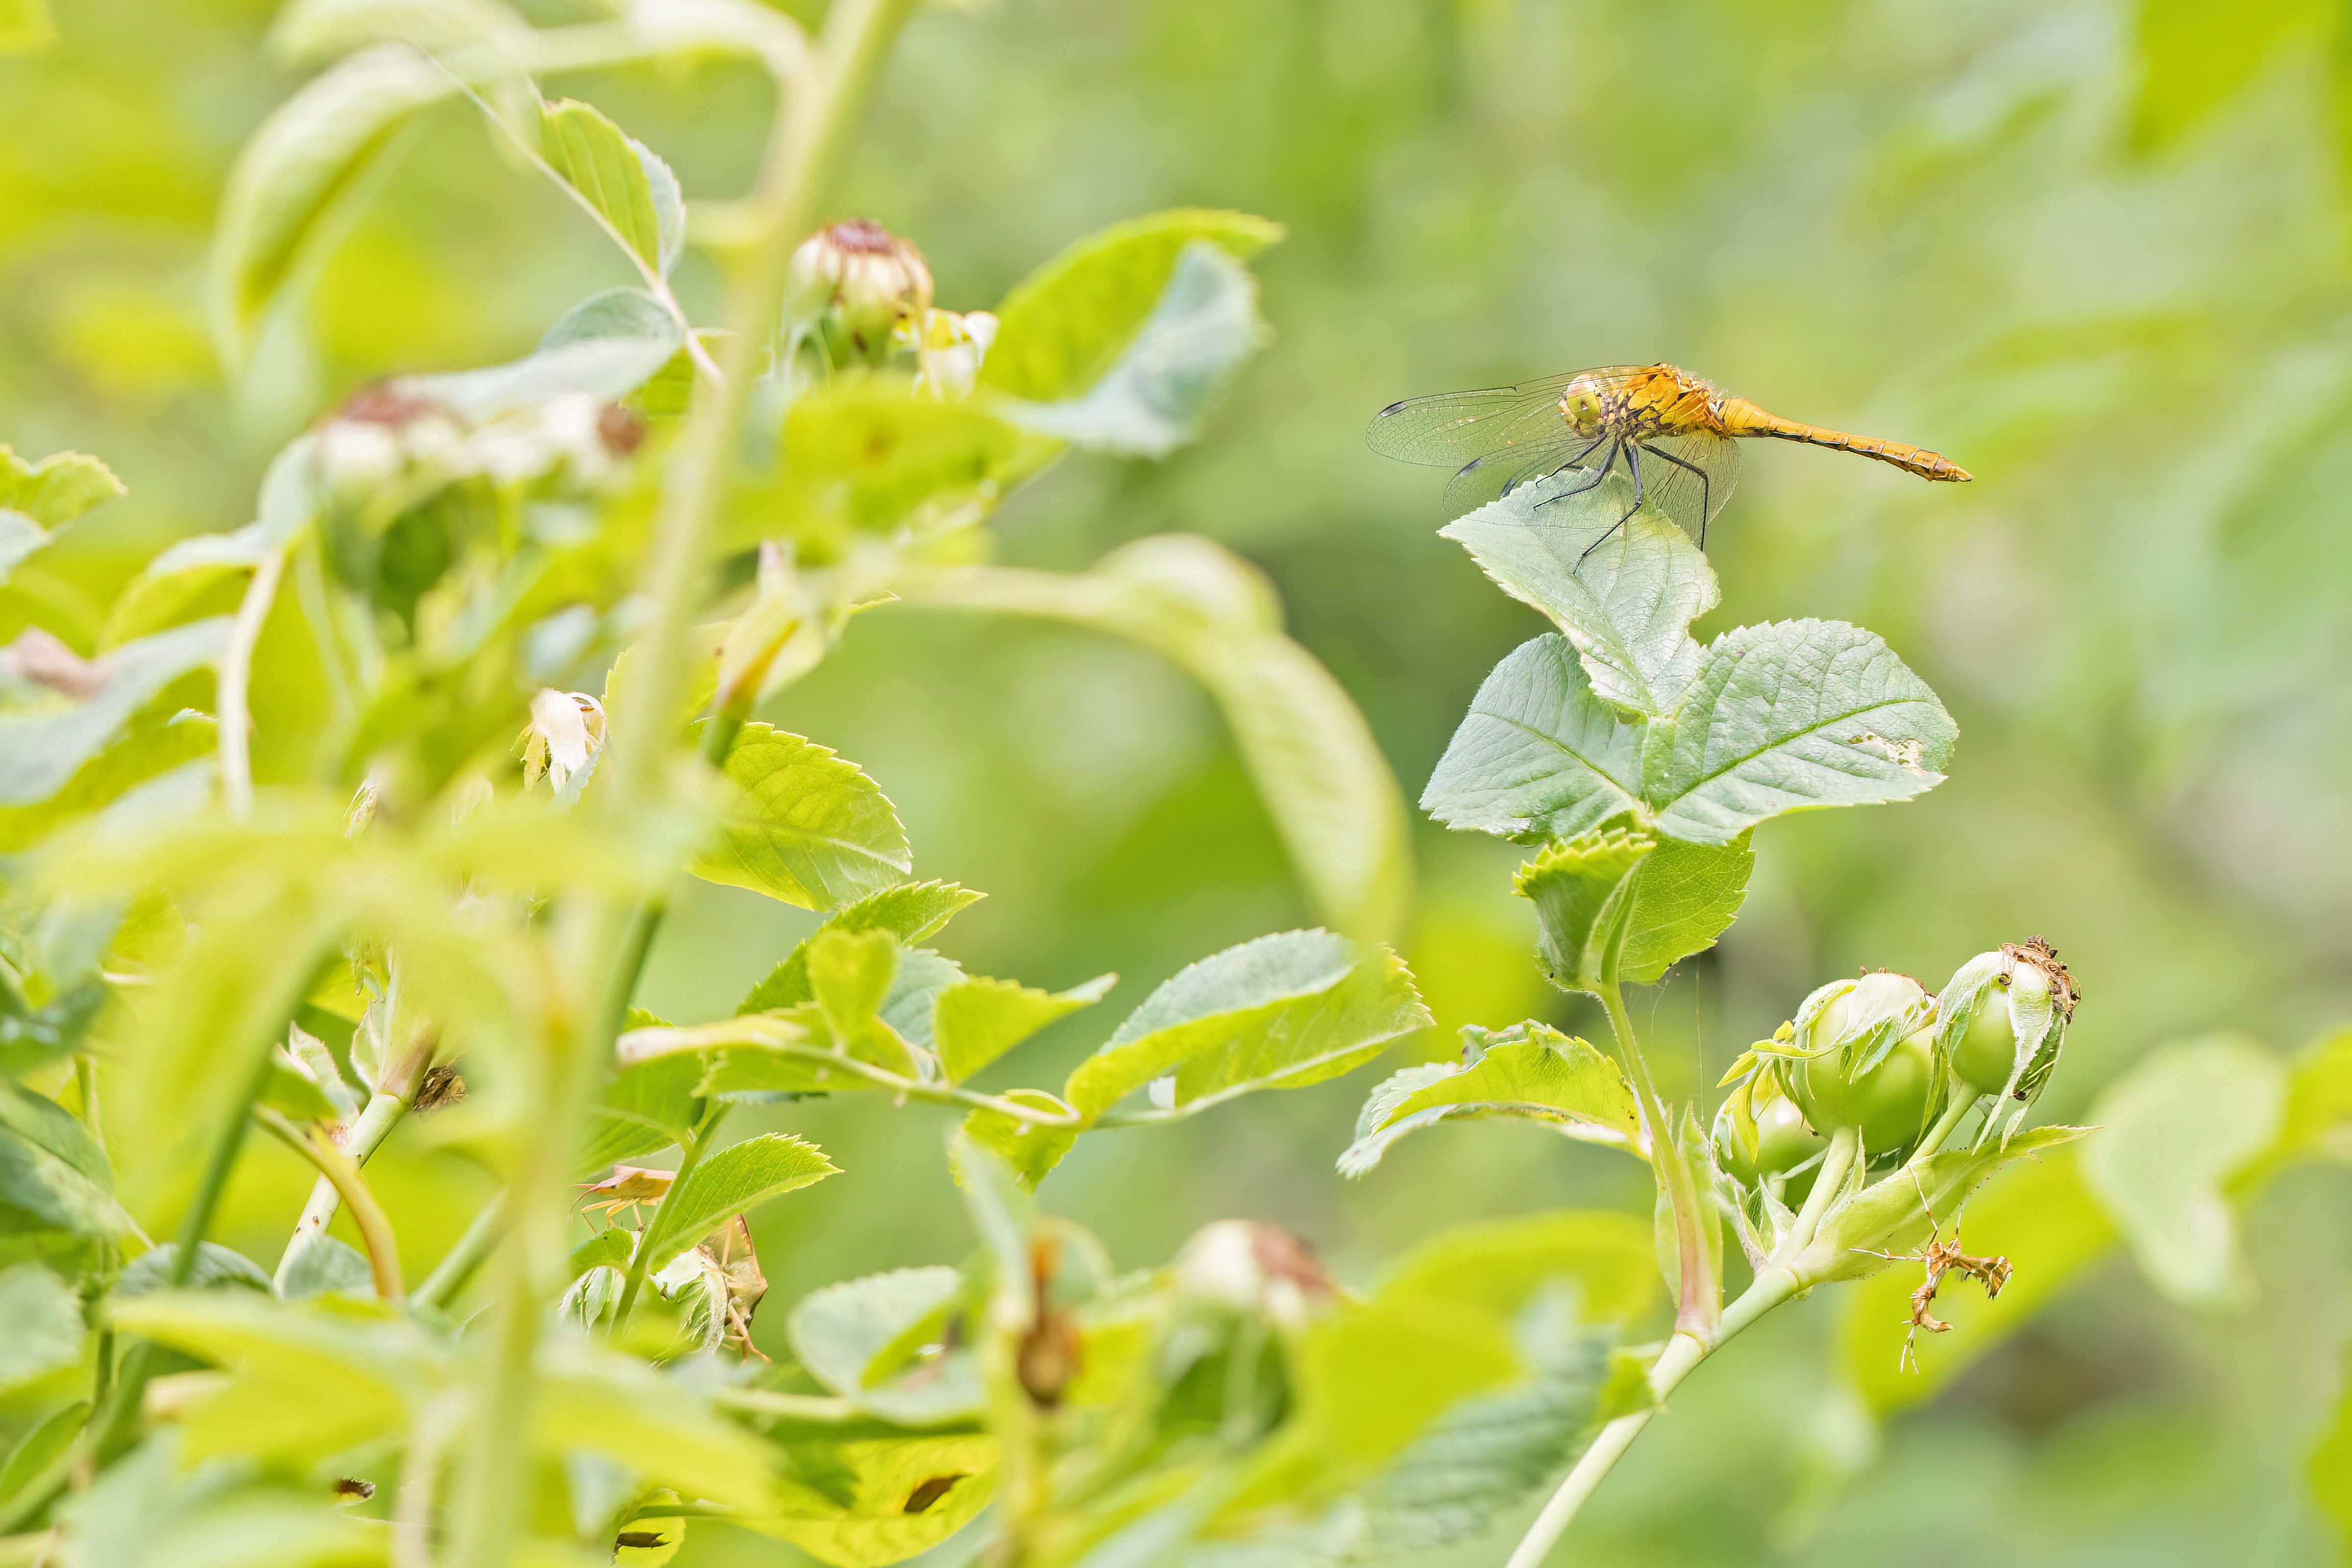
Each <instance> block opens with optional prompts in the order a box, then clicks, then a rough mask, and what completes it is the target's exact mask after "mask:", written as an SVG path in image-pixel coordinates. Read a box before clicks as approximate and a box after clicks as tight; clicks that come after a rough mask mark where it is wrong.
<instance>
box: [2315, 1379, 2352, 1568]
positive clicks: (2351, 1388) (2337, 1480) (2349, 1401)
mask: <svg viewBox="0 0 2352 1568" xmlns="http://www.w3.org/2000/svg"><path fill="white" fill-rule="evenodd" d="M2310 1476H2311V1494H2312V1497H2313V1498H2314V1499H2315V1500H2316V1501H2317V1502H2318V1504H2319V1510H2320V1512H2321V1513H2323V1514H2325V1515H2326V1518H2327V1522H2328V1523H2330V1524H2332V1525H2334V1526H2335V1527H2336V1537H2337V1539H2338V1540H2340V1541H2341V1542H2343V1543H2344V1548H2345V1550H2346V1551H2347V1552H2352V1383H2347V1384H2346V1385H2345V1390H2344V1395H2343V1398H2342V1399H2341V1400H2339V1401H2338V1402H2337V1404H2336V1416H2335V1419H2334V1420H2333V1421H2331V1422H2330V1423H2329V1424H2328V1428H2327V1430H2326V1432H2324V1433H2322V1434H2321V1435H2320V1438H2319V1442H2318V1444H2317V1446H2316V1447H2314V1448H2313V1449H2312V1450H2311V1463H2310Z"/></svg>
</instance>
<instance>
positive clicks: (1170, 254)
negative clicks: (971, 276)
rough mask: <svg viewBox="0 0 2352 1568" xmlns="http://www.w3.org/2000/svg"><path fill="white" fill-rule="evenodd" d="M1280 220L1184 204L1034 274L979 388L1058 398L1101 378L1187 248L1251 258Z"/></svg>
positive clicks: (1037, 399)
mask: <svg viewBox="0 0 2352 1568" xmlns="http://www.w3.org/2000/svg"><path fill="white" fill-rule="evenodd" d="M1282 232H1283V231H1282V226H1280V225H1279V224H1274V223H1268V222H1267V221H1266V220H1265V219H1264V218H1258V217H1251V216H1247V215H1246V214H1243V213H1234V212H1213V211H1206V210H1200V209H1184V210H1179V211H1173V212H1164V213H1155V214H1153V215H1152V216H1150V217H1143V218H1137V219H1135V220H1133V221H1132V222H1129V223H1123V224H1118V225H1115V226H1112V227H1110V228H1107V229H1105V230H1103V231H1102V232H1101V233H1099V234H1096V235H1092V236H1089V237H1087V238H1086V239H1083V240H1080V241H1079V242H1078V243H1077V244H1076V245H1074V246H1072V247H1070V248H1069V249H1067V250H1065V251H1064V252H1062V254H1061V255H1059V256H1056V257H1055V258H1053V259H1052V260H1051V261H1048V262H1046V263H1045V265H1044V266H1043V267H1041V268H1038V269H1037V270H1036V271H1034V272H1033V273H1031V274H1030V275H1029V276H1028V277H1027V278H1026V279H1023V280H1022V282H1021V283H1020V284H1019V285H1017V286H1016V287H1015V288H1014V289H1013V291H1012V292H1011V293H1009V294H1007V295H1006V296H1005V297H1004V302H1003V304H1001V305H1000V306H998V307H997V310H996V315H997V321H998V323H999V324H998V328H997V333H996V341H995V342H994V343H993V344H992V345H991V346H990V348H989V351H988V358H987V359H986V361H984V362H983V363H982V365H981V370H980V382H981V384H982V385H983V386H986V387H989V388H991V389H992V390H994V391H996V392H1000V393H1003V395H1006V396H1008V397H1016V398H1020V399H1022V400H1023V401H1024V402H1029V403H1054V402H1058V401H1060V400H1062V399H1065V398H1067V397H1071V396H1074V395H1076V394H1077V393H1079V392H1080V391H1082V390H1084V389H1085V388H1086V387H1087V386H1089V385H1091V384H1094V382H1095V381H1096V380H1097V379H1098V378H1099V377H1100V376H1101V375H1102V374H1103V373H1104V371H1106V370H1107V369H1108V368H1109V366H1110V364H1111V363H1112V362H1113V361H1114V360H1116V359H1117V358H1118V355H1119V353H1120V352H1121V351H1122V350H1124V349H1125V348H1126V347H1127V346H1128V344H1129V342H1131V341H1133V339H1134V338H1135V337H1136V335H1137V334H1138V333H1139V331H1141V330H1142V328H1143V324H1144V322H1145V321H1146V320H1147V319H1148V318H1149V317H1150V314H1151V312H1152V310H1153V309H1154V307H1155V306H1157V305H1158V303H1159V302H1160V297H1161V296H1162V294H1164V293H1165V292H1166V291H1167V288H1168V282H1169V279H1170V278H1171V276H1173V275H1174V273H1175V271H1176V267H1177V261H1178V258H1179V257H1181V255H1182V253H1183V251H1184V249H1185V247H1187V246H1189V245H1191V244H1192V243H1193V242H1195V241H1206V242H1207V243H1209V244H1211V245H1213V246H1215V247H1218V248H1219V249H1221V250H1223V252H1224V253H1225V254H1226V255H1228V256H1232V257H1234V258H1244V259H1245V258H1248V257H1250V256H1253V255H1255V254H1256V253H1257V252H1258V251H1260V250H1263V249H1264V248H1265V247H1267V246H1269V245H1272V244H1273V243H1275V242H1276V240H1278V239H1280V238H1281V237H1282Z"/></svg>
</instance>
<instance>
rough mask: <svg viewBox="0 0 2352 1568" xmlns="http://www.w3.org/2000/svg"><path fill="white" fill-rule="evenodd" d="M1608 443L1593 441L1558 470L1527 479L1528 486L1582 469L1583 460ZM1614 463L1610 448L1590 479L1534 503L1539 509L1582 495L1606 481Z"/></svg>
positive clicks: (1604, 437)
mask: <svg viewBox="0 0 2352 1568" xmlns="http://www.w3.org/2000/svg"><path fill="white" fill-rule="evenodd" d="M1608 441H1609V437H1606V436H1603V437H1601V439H1600V440H1598V441H1595V442H1594V443H1592V445H1591V446H1590V447H1586V448H1585V449H1584V450H1583V451H1581V452H1579V453H1578V454H1577V455H1576V456H1575V457H1573V458H1570V459H1569V460H1568V461H1567V462H1565V463H1562V464H1561V465H1560V466H1559V468H1554V469H1552V471H1551V472H1549V473H1548V474H1540V475H1538V476H1537V477H1536V478H1535V479H1529V480H1528V481H1526V482H1527V483H1528V484H1541V483H1542V482H1543V481H1544V480H1545V479H1558V478H1559V476H1560V475H1562V474H1564V473H1566V472H1568V470H1569V469H1570V468H1582V467H1584V460H1585V459H1586V458H1590V457H1591V456H1592V454H1593V453H1595V452H1597V451H1599V450H1600V449H1601V447H1604V446H1606V445H1608ZM1616 461H1617V453H1616V451H1615V450H1614V449H1613V448H1612V450H1611V451H1610V453H1609V455H1608V456H1607V457H1605V458H1601V466H1600V467H1599V468H1595V469H1593V470H1592V477H1591V479H1587V480H1585V481H1584V482H1583V483H1582V484H1580V485H1570V486H1569V487H1568V489H1564V490H1562V491H1560V492H1559V494H1558V495H1549V496H1546V497H1544V499H1543V500H1539V501H1538V502H1536V505H1538V506H1539V507H1542V506H1549V505H1551V503H1552V502H1554V501H1556V500H1567V499H1568V498H1569V497H1570V496H1580V495H1582V494H1583V493H1584V492H1585V491H1587V490H1589V489H1591V488H1592V487H1593V486H1595V485H1597V484H1599V483H1600V482H1601V480H1603V479H1607V478H1608V477H1609V470H1610V469H1611V468H1612V467H1614V466H1615V464H1616ZM1515 488H1516V487H1515Z"/></svg>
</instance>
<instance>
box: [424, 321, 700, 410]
mask: <svg viewBox="0 0 2352 1568" xmlns="http://www.w3.org/2000/svg"><path fill="white" fill-rule="evenodd" d="M685 341H686V339H685V334H684V332H683V331H681V330H680V328H679V326H678V324H677V317H675V316H673V315H671V314H670V312H669V311H668V310H666V309H664V308H663V306H662V305H661V303H660V302H659V301H658V300H655V299H654V298H653V296H652V295H650V294H647V293H646V292H645V291H644V290H643V289H605V290H604V292H603V293H601V294H592V295H590V296H589V297H588V298H587V299H585V300H582V301H581V302H580V303H579V304H577V305H575V306H573V307H572V309H571V310H569V311H567V312H566V313H565V314H564V315H563V316H562V318H561V319H560V320H558V321H556V323H555V324H554V325H553V326H551V327H550V328H548V329H547V332H546V334H545V335H544V336H542V337H541V339H540V340H539V347H538V348H536V349H535V350H533V351H532V352H531V353H528V354H526V355H524V356H523V357H522V358H521V359H519V360H513V361H510V362H509V363H506V364H496V365H488V366H486V367H484V368H483V369H480V370H461V371H453V372H450V373H449V374H446V375H412V376H404V377H402V378H401V379H400V380H399V381H398V382H397V383H396V384H395V385H396V386H397V387H398V388H399V390H400V391H401V392H403V393H404V394H407V395H414V396H416V397H421V398H425V399H426V400H428V401H431V402H433V403H436V404H439V405H441V406H442V407H444V408H446V409H448V410H449V411H450V412H451V413H453V414H455V415H457V416H458V417H459V418H460V419H463V420H465V421H466V422H467V423H468V424H472V425H480V424H484V423H487V422H488V421H490V420H493V419H496V418H498V417H499V416H501V415H504V414H511V413H515V412H517V411H520V410H522V409H527V408H530V407H533V406H535V405H539V404H542V403H545V402H546V401H547V400H548V399H550V398H553V397H587V398H591V399H593V400H594V401H595V402H598V403H615V402H618V401H619V400H620V399H622V398H624V397H626V396H627V395H629V394H630V393H632V392H634V391H635V390H636V389H637V388H638V387H639V386H642V385H643V384H645V383H646V381H647V380H649V379H651V378H652V377H653V376H654V375H655V374H656V373H657V372H659V371H660V370H661V368H662V367H663V366H664V365H666V364H667V363H669V362H670V360H671V359H672V358H673V357H674V356H676V354H677V352H678V349H679V346H680V345H681V344H682V343H684V342H685Z"/></svg>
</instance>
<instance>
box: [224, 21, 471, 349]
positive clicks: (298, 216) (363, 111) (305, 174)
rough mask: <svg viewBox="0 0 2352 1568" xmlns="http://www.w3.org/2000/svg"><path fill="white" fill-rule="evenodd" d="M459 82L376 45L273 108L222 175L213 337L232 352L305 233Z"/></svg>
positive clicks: (287, 269)
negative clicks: (216, 333) (408, 125)
mask: <svg viewBox="0 0 2352 1568" xmlns="http://www.w3.org/2000/svg"><path fill="white" fill-rule="evenodd" d="M458 88H459V82H458V79H457V78H456V77H454V76H452V75H450V74H449V73H448V72H447V71H446V70H444V69H442V68H440V67H439V66H437V65H436V64H435V63H434V62H433V61H432V60H430V59H428V58H425V57H424V56H422V55H420V54H418V53H417V52H416V51H415V49H412V48H409V47H406V46H405V45H401V44H383V45H379V46H377V47H374V48H371V49H367V50H364V51H362V53H359V54H356V55H352V56H350V57H349V58H345V59H342V60H341V61H339V62H337V63H336V64H335V65H333V66H331V67H329V68H327V69H326V70H325V71H323V72H321V73H320V74H319V75H318V76H316V77H313V78H312V79H310V81H309V82H307V83H305V84H304V85H303V86H302V88H301V89H300V90H299V91H298V92H296V93H295V94H294V96H293V97H291V98H289V99H288V100H286V101H285V102H284V103H283V104H281V105H279V106H278V109H277V110H276V111H275V112H273V113H272V114H271V115H270V116H269V118H268V120H266V121H263V122H262V125H261V129H260V130H258V131H257V132H254V135H253V138H252V140H251V141H249V142H247V143H246V145H245V150H244V152H242V153H239V154H238V156H237V160H236V167H235V168H233V169H232V170H231V171H230V172H229V178H228V189H227V192H226V195H223V197H222V198H221V216H220V223H219V226H218V227H217V228H216V229H215V233H214V239H213V257H212V270H213V283H214V289H215V295H216V300H217V304H216V310H217V313H218V315H217V319H218V322H219V330H220V332H221V336H222V338H223V339H224V341H226V342H227V343H228V344H229V345H231V346H232V347H233V348H238V349H241V348H242V347H243V344H244V341H245V337H246V334H247V331H249V330H250V329H251V326H252V324H253V322H254V321H255V319H256V318H257V317H258V316H259V315H260V314H261V313H262V312H263V311H264V310H267V309H268V306H269V304H270V301H271V300H273V299H274V298H275V296H276V295H277V292H278V289H279V288H281V287H282V286H283V285H284V284H285V282H286V280H287V278H288V277H289V274H290V273H291V272H292V271H293V269H294V266H295V263H296V261H297V260H298V259H299V258H300V257H301V254H302V252H303V250H304V248H305V247H306V246H307V244H308V242H309V240H310V236H311V234H312V233H313V231H314V230H316V229H317V227H318V226H319V222H320V218H321V217H323V216H325V215H326V213H327V211H328V209H329V208H330V207H331V206H332V205H333V204H334V202H335V200H336V198H337V197H338V196H340V195H342V193H343V192H344V191H345V190H346V189H348V188H349V186H350V185H351V184H352V181H353V180H354V179H355V178H356V177H357V175H358V174H359V172H360V170H361V168H362V166H363V165H364V164H365V163H367V161H368V160H369V159H370V158H371V157H372V156H373V154H374V153H375V152H376V151H377V150H378V149H379V148H381V147H382V146H383V144H384V142H386V141H387V140H388V139H389V138H390V137H391V135H392V133H393V132H394V131H396V130H398V129H399V128H400V126H401V125H403V124H404V123H405V122H406V121H408V120H409V118H410V117H411V116H413V115H415V113H416V111H417V110H421V109H424V108H425V107H426V106H428V105H430V104H434V103H437V102H439V101H440V100H442V99H445V98H447V97H448V96H450V95H451V94H452V93H455V92H457V90H458Z"/></svg>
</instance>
